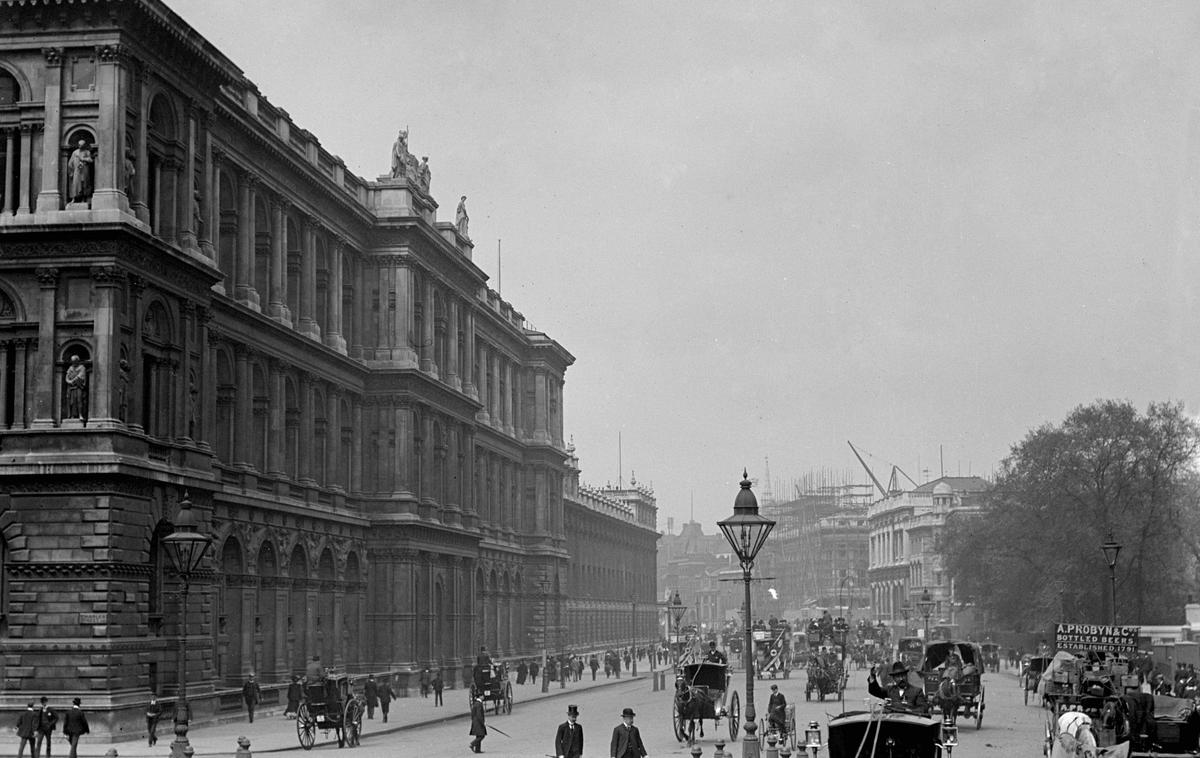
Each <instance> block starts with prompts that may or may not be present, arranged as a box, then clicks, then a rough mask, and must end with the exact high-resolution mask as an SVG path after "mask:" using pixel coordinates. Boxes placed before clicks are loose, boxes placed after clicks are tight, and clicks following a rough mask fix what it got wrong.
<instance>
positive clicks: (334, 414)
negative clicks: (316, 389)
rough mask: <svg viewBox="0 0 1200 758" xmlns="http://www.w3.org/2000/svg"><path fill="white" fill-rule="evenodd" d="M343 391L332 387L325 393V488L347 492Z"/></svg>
mask: <svg viewBox="0 0 1200 758" xmlns="http://www.w3.org/2000/svg"><path fill="white" fill-rule="evenodd" d="M341 396H342V391H341V389H340V388H339V387H335V386H332V385H330V387H329V389H328V391H327V392H326V393H325V486H326V487H329V488H330V489H334V490H340V491H342V492H345V491H346V487H345V482H346V480H345V478H344V477H345V474H344V472H343V471H342V470H341V461H342V409H341V406H342V404H341Z"/></svg>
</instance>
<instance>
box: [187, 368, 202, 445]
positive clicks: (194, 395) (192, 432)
mask: <svg viewBox="0 0 1200 758" xmlns="http://www.w3.org/2000/svg"><path fill="white" fill-rule="evenodd" d="M199 396H200V390H198V389H196V374H195V372H189V375H188V432H187V436H188V437H190V438H191V439H196V405H197V402H196V401H197V399H198V398H199Z"/></svg>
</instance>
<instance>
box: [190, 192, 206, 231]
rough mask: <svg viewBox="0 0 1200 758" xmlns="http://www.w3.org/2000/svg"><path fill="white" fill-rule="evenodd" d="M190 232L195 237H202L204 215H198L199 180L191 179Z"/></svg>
mask: <svg viewBox="0 0 1200 758" xmlns="http://www.w3.org/2000/svg"><path fill="white" fill-rule="evenodd" d="M192 231H194V232H195V233H196V236H197V237H203V236H204V215H203V214H202V213H200V180H199V179H198V178H197V177H192Z"/></svg>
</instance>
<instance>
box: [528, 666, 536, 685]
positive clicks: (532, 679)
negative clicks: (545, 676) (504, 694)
mask: <svg viewBox="0 0 1200 758" xmlns="http://www.w3.org/2000/svg"><path fill="white" fill-rule="evenodd" d="M537 675H538V662H537V661H530V662H529V683H530V684H537Z"/></svg>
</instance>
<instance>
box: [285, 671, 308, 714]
mask: <svg viewBox="0 0 1200 758" xmlns="http://www.w3.org/2000/svg"><path fill="white" fill-rule="evenodd" d="M303 697H304V685H303V684H301V683H300V677H298V676H295V675H293V676H292V683H291V684H289V685H288V691H287V699H288V701H287V709H286V710H284V712H283V717H284V718H287V719H294V718H296V714H297V713H298V712H299V711H300V700H301V699H302V698H303Z"/></svg>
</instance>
